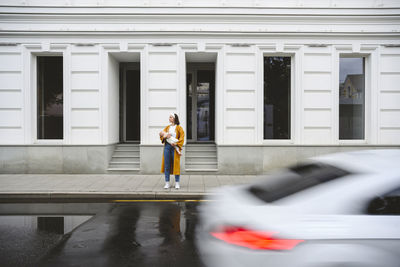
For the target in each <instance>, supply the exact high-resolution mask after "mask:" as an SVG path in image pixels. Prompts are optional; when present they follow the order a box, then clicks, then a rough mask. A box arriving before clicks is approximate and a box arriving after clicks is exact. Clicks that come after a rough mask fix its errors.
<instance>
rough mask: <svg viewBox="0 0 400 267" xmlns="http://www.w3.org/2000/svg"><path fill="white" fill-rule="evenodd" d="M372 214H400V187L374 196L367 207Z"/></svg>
mask: <svg viewBox="0 0 400 267" xmlns="http://www.w3.org/2000/svg"><path fill="white" fill-rule="evenodd" d="M367 213H368V214H372V215H400V188H398V189H396V190H394V191H391V192H390V193H387V194H385V195H384V196H379V197H376V198H374V199H373V200H372V201H371V202H370V203H369V206H368V208H367Z"/></svg>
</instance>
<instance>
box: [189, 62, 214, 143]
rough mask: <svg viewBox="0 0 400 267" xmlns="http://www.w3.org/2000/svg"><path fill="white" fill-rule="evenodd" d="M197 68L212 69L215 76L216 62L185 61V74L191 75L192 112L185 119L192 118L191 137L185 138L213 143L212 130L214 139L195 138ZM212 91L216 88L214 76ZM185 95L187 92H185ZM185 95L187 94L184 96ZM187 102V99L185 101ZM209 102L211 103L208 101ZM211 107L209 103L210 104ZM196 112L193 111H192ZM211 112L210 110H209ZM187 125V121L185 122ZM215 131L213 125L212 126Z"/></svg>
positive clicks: (191, 140) (193, 141)
mask: <svg viewBox="0 0 400 267" xmlns="http://www.w3.org/2000/svg"><path fill="white" fill-rule="evenodd" d="M199 70H212V71H214V76H216V63H215V62H186V75H187V74H191V75H192V85H193V86H192V87H193V88H192V90H193V91H192V114H187V116H186V117H187V119H189V116H190V117H191V119H192V129H191V130H192V139H187V142H188V143H210V142H212V143H214V142H215V132H214V140H211V141H198V140H197V71H199ZM213 88H214V91H215V88H216V77H214V86H213ZM185 89H186V92H187V88H185ZM209 94H210V102H211V101H214V112H213V113H212V114H213V115H214V124H215V92H214V99H211V92H209ZM186 95H187V93H186ZM186 97H187V96H186ZM186 104H187V101H186ZM210 104H211V103H210ZM210 108H211V105H210ZM194 110H195V111H196V112H193V111H194ZM210 113H211V112H210ZM186 125H188V123H186ZM213 129H214V131H215V125H214V127H213Z"/></svg>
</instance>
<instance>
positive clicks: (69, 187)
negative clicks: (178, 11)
mask: <svg viewBox="0 0 400 267" xmlns="http://www.w3.org/2000/svg"><path fill="white" fill-rule="evenodd" d="M171 178H172V179H171V185H172V188H170V189H164V188H163V187H164V175H163V174H159V175H128V174H123V175H110V174H1V175H0V201H7V200H28V199H32V200H34V199H39V200H61V199H97V200H101V199H104V200H110V199H113V200H116V199H199V198H203V197H205V196H207V195H210V194H212V191H213V189H215V188H217V187H221V186H224V185H238V184H246V183H250V182H252V181H255V180H256V179H257V178H258V176H254V175H181V179H180V180H181V182H180V185H181V188H180V189H179V190H177V189H175V188H173V185H174V184H175V182H174V176H171Z"/></svg>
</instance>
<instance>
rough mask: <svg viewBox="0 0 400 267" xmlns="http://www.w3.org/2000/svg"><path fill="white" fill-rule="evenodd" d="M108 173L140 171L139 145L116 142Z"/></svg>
mask: <svg viewBox="0 0 400 267" xmlns="http://www.w3.org/2000/svg"><path fill="white" fill-rule="evenodd" d="M107 171H108V173H129V172H134V173H135V172H139V171H140V147H139V145H138V144H128V143H125V144H117V146H116V148H115V151H114V154H113V155H112V158H111V161H110V163H109V164H108V169H107Z"/></svg>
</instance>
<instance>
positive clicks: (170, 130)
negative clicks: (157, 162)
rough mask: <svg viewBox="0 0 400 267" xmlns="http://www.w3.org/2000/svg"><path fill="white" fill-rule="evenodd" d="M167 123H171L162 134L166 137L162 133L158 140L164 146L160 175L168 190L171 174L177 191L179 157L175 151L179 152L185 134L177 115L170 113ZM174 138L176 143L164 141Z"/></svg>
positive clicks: (179, 171)
mask: <svg viewBox="0 0 400 267" xmlns="http://www.w3.org/2000/svg"><path fill="white" fill-rule="evenodd" d="M169 122H170V123H171V124H170V125H168V126H167V127H165V128H164V130H163V132H166V133H167V135H164V134H163V132H160V140H161V142H162V143H163V144H164V153H163V157H162V162H161V173H163V172H164V173H165V186H164V188H165V189H168V188H169V176H170V174H171V173H172V174H173V175H175V188H176V189H179V188H180V186H179V176H180V174H181V166H180V160H181V155H180V153H178V152H177V150H176V149H175V148H176V147H178V149H179V150H180V151H181V150H182V146H183V142H184V140H185V133H184V132H183V128H182V127H181V126H180V125H179V118H178V115H176V114H175V113H171V114H170V115H169ZM170 137H174V138H176V139H178V141H177V142H176V143H171V144H170V143H168V142H167V141H166V139H168V138H170Z"/></svg>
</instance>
